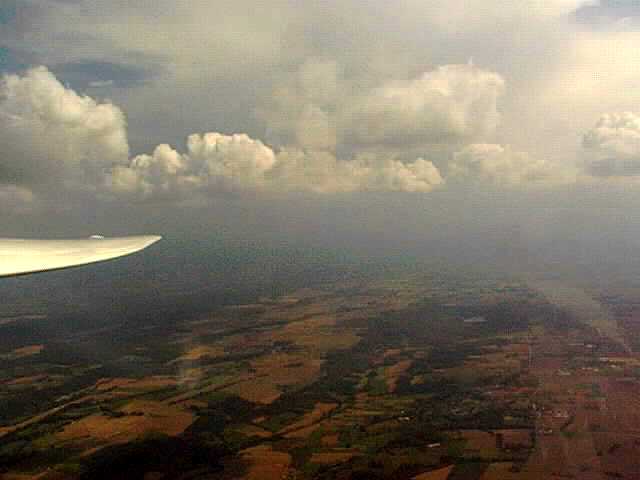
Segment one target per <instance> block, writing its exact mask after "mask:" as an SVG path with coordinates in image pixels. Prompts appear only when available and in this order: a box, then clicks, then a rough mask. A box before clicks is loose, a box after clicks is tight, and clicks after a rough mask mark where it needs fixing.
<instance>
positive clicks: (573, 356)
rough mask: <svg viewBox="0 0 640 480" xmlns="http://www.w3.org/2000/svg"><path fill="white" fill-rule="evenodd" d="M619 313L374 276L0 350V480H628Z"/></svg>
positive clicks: (628, 366) (623, 332)
mask: <svg viewBox="0 0 640 480" xmlns="http://www.w3.org/2000/svg"><path fill="white" fill-rule="evenodd" d="M587 295H588V296H589V301H585V298H583V297H586V296H587ZM636 302H637V300H636V299H634V298H633V297H632V294H631V293H629V292H622V293H620V292H618V293H615V294H614V293H610V292H609V293H607V294H597V293H594V292H591V293H589V294H588V293H586V292H584V291H582V290H580V291H578V290H577V289H572V288H571V287H565V286H562V285H559V284H556V283H554V282H553V281H523V280H517V279H513V278H497V277H496V278H494V277H490V278H482V277H475V276H472V275H469V276H467V277H463V278H460V277H459V276H456V275H449V274H444V273H442V274H438V273H430V274H424V273H420V274H417V273H410V274H402V275H400V274H393V275H391V274H389V275H387V276H380V275H378V276H369V277H367V278H346V279H343V280H332V281H325V282H318V284H317V285H315V286H313V287H308V288H291V289H289V290H288V291H287V292H284V293H279V294H275V295H269V296H257V297H256V298H255V299H254V300H252V301H251V302H239V303H236V304H229V305H224V306H222V307H219V308H216V309H212V310H211V311H208V312H201V313H198V314H197V315H192V316H188V317H187V318H179V319H178V320H175V321H173V322H171V323H167V322H164V321H163V322H160V321H158V322H154V321H153V319H148V320H147V321H145V322H141V323H139V324H135V325H130V324H127V325H121V324H114V325H112V326H109V327H104V326H101V327H99V328H93V329H90V328H83V329H80V330H79V331H77V332H76V333H75V334H74V335H70V336H64V337H55V336H53V337H51V338H45V337H44V336H42V335H40V336H37V335H35V333H34V336H33V339H31V338H29V336H28V335H25V336H23V337H22V338H23V340H22V341H21V342H19V343H15V344H12V345H9V346H8V347H6V346H3V347H2V349H0V478H2V479H6V480H26V479H44V480H49V479H56V480H58V479H60V480H62V479H101V478H119V479H143V480H152V479H156V480H160V479H173V478H184V479H248V480H271V479H274V480H275V479H350V478H356V479H358V478H359V479H378V478H395V479H416V480H441V479H442V480H444V479H448V480H462V479H464V480H498V479H504V480H520V479H521V480H533V479H541V478H549V479H567V478H576V479H584V480H590V479H594V480H595V479H607V478H637V476H635V475H637V472H639V471H640V456H639V455H638V451H640V413H639V412H640V403H639V400H638V399H639V398H640V356H638V355H637V354H636V353H635V352H636V351H637V348H636V346H637V345H638V342H639V339H638V338H635V337H634V336H633V335H632V332H633V328H634V318H637V315H638V314H639V313H640V312H637V311H636V310H637V309H638V308H640V303H636ZM43 317H44V316H40V315H37V314H34V313H33V312H29V311H25V312H21V313H20V314H18V315H8V314H6V315H4V316H2V317H0V324H1V325H2V327H3V328H10V327H12V328H13V327H15V328H17V326H19V325H23V326H24V325H27V326H28V328H34V330H37V325H38V324H39V323H40V322H44V321H46V318H43ZM630 332H631V333H630Z"/></svg>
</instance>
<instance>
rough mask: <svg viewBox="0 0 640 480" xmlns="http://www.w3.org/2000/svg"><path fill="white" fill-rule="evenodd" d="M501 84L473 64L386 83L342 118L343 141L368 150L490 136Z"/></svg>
mask: <svg viewBox="0 0 640 480" xmlns="http://www.w3.org/2000/svg"><path fill="white" fill-rule="evenodd" d="M503 89H504V80H503V79H502V77H501V76H500V75H498V74H496V73H493V72H489V71H486V70H483V69H480V68H477V67H474V66H473V65H446V66H442V67H439V68H437V69H435V70H433V71H428V72H426V73H424V74H422V75H421V76H419V77H418V78H416V79H413V80H408V81H394V82H389V83H387V84H385V85H383V86H382V87H379V88H375V89H373V90H372V91H371V92H368V93H366V94H365V95H364V96H362V97H360V98H357V99H356V100H355V102H354V104H353V105H351V106H350V107H349V108H348V109H347V111H346V112H344V114H343V123H344V124H345V125H344V127H345V131H346V133H345V136H346V137H347V141H349V142H351V143H353V144H355V145H357V146H361V147H368V146H380V145H390V146H399V145H403V146H421V145H422V146H424V145H429V144H452V143H460V142H462V141H467V140H470V139H474V138H481V137H484V136H488V135H491V134H492V133H493V132H494V130H495V127H496V126H497V124H498V122H499V119H500V115H499V113H498V109H497V100H498V97H499V96H500V95H501V93H502V91H503Z"/></svg>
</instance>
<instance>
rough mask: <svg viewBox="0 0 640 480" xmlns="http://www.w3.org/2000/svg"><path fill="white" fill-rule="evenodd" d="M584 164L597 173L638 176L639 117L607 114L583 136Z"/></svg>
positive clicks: (639, 169)
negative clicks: (587, 156)
mask: <svg viewBox="0 0 640 480" xmlns="http://www.w3.org/2000/svg"><path fill="white" fill-rule="evenodd" d="M583 146H584V148H585V150H586V151H587V152H588V153H589V158H588V159H587V162H588V164H587V166H588V168H589V170H590V171H591V173H592V174H593V175H596V176H603V177H606V176H633V175H640V116H638V115H636V114H634V113H632V112H621V113H608V114H604V115H602V116H601V117H600V119H599V120H598V122H597V123H596V125H595V126H594V127H593V128H592V129H591V130H589V131H588V132H587V133H586V134H585V136H584V138H583Z"/></svg>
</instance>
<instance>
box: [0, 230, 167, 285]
mask: <svg viewBox="0 0 640 480" xmlns="http://www.w3.org/2000/svg"><path fill="white" fill-rule="evenodd" d="M160 238H162V237H158V236H150V235H149V236H137V237H119V238H102V237H92V238H89V239H82V240H27V239H13V238H0V277H14V276H18V275H26V274H28V273H37V272H44V271H48V270H60V269H63V268H71V267H77V266H80V265H86V264H89V263H97V262H103V261H105V260H111V259H112V258H117V257H122V256H125V255H129V254H132V253H135V252H138V251H140V250H142V249H144V248H147V247H148V246H149V245H151V244H153V243H155V242H157V241H158V240H160Z"/></svg>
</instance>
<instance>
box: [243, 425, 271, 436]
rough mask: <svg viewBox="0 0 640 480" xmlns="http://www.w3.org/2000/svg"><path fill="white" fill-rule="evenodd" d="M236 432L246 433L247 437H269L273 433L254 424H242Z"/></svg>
mask: <svg viewBox="0 0 640 480" xmlns="http://www.w3.org/2000/svg"><path fill="white" fill-rule="evenodd" d="M238 432H240V433H242V434H243V435H246V436H247V437H260V438H269V437H271V436H272V435H273V434H272V433H271V432H270V431H269V430H265V429H264V428H260V427H257V426H255V425H243V426H242V427H241V428H239V429H238Z"/></svg>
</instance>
